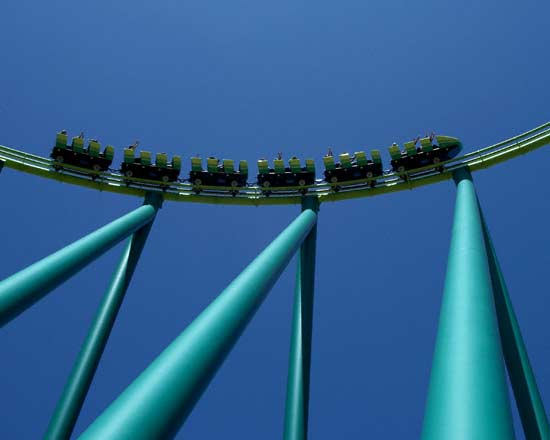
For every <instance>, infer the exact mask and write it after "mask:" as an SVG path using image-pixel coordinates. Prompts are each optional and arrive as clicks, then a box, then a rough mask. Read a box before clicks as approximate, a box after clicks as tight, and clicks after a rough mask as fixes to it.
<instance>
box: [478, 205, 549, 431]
mask: <svg viewBox="0 0 550 440" xmlns="http://www.w3.org/2000/svg"><path fill="white" fill-rule="evenodd" d="M480 211H481V208H480ZM482 221H483V232H484V234H485V243H486V247H487V254H488V256H489V266H490V269H491V277H492V281H493V293H494V297H495V307H496V314H497V319H498V326H499V330H500V337H501V341H502V349H503V352H504V359H505V360H506V367H507V369H508V376H509V377H510V383H511V384H512V389H513V390H514V396H515V398H516V406H517V408H518V412H519V415H520V418H521V424H522V426H523V432H524V434H525V438H526V439H527V440H550V427H549V425H548V418H547V416H546V411H545V409H544V404H543V402H542V399H541V397H540V393H539V390H538V387H537V381H536V379H535V374H534V373H533V369H532V368H531V363H530V362H529V356H528V354H527V348H526V347H525V343H524V342H523V337H522V336H521V329H520V326H519V323H518V321H517V318H516V314H515V312H514V307H513V305H512V301H511V300H510V295H509V293H508V288H507V287H506V282H505V280H504V275H503V274H502V270H501V268H500V265H499V263H498V258H497V255H496V252H495V248H494V246H493V241H492V240H491V236H490V234H489V228H488V227H487V223H486V222H485V219H484V218H483V217H482Z"/></svg>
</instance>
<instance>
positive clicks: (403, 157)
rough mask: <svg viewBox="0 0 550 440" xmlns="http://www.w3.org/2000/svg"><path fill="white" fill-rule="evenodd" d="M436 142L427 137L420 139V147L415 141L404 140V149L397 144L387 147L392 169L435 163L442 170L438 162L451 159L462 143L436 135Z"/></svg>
mask: <svg viewBox="0 0 550 440" xmlns="http://www.w3.org/2000/svg"><path fill="white" fill-rule="evenodd" d="M435 140H436V141H437V144H434V143H433V142H432V140H431V139H430V138H429V137H425V138H422V139H420V147H418V148H417V147H416V144H415V142H405V143H404V144H403V147H405V150H404V151H401V150H400V149H399V146H398V145H397V144H393V145H392V146H391V147H389V151H390V155H391V158H392V160H391V166H392V169H393V170H394V171H396V172H398V173H403V172H405V171H409V170H414V169H416V168H421V167H426V166H429V165H435V167H436V168H437V169H438V170H439V171H443V167H442V166H438V164H439V163H440V162H444V161H446V160H449V159H452V158H453V157H455V156H456V155H457V154H458V153H459V152H460V150H462V143H461V142H460V141H459V140H458V139H457V138H455V137H450V136H436V137H435Z"/></svg>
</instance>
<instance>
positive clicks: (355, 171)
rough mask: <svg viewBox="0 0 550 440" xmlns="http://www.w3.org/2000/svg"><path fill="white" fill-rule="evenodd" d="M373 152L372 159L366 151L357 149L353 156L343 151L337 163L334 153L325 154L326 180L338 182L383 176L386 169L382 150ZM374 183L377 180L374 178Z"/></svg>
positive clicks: (372, 182) (372, 183)
mask: <svg viewBox="0 0 550 440" xmlns="http://www.w3.org/2000/svg"><path fill="white" fill-rule="evenodd" d="M371 154H372V160H370V159H367V155H366V154H365V152H364V151H357V152H356V153H355V154H354V157H353V158H352V157H350V155H349V154H348V153H343V154H340V163H335V162H334V156H332V155H327V156H325V157H324V158H323V162H324V164H325V180H326V181H327V182H329V183H336V182H347V181H350V180H359V179H368V178H371V177H377V176H381V175H382V174H383V173H384V171H383V169H382V158H381V156H380V151H378V150H373V151H372V153H371ZM374 184H375V181H374V180H372V181H371V185H372V186H374Z"/></svg>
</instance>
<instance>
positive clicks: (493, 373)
mask: <svg viewBox="0 0 550 440" xmlns="http://www.w3.org/2000/svg"><path fill="white" fill-rule="evenodd" d="M454 179H455V182H456V185H457V198H456V208H455V217H454V224H453V232H452V239H451V247H450V252H449V261H448V267H447V276H446V280H445V291H444V294H443V302H442V305H441V312H440V320H439V330H438V334H437V341H436V346H435V353H434V359H433V365H432V373H431V378H430V387H429V391H428V400H427V404H426V413H425V418H424V426H423V432H422V439H423V440H440V439H445V440H459V439H460V440H464V439H493V438H494V439H497V438H498V439H500V440H507V439H513V438H514V429H513V425H512V415H511V409H510V401H509V397H508V389H507V383H506V377H505V372H504V362H503V359H502V349H501V346H500V336H499V332H498V327H497V318H496V316H495V305H494V300H493V290H492V283H491V274H490V269H489V264H488V259H487V252H486V248H485V240H484V237H483V226H482V221H481V213H480V211H479V209H478V202H477V196H476V192H475V189H474V184H473V182H472V178H471V175H470V172H469V171H468V170H467V169H465V168H463V169H459V170H457V171H455V173H454Z"/></svg>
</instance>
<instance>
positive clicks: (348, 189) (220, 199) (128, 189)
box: [0, 122, 550, 206]
mask: <svg viewBox="0 0 550 440" xmlns="http://www.w3.org/2000/svg"><path fill="white" fill-rule="evenodd" d="M548 144H550V122H547V123H545V124H543V125H540V126H538V127H536V128H533V129H532V130H529V131H527V132H525V133H522V134H519V135H517V136H514V137H512V138H510V139H506V140H504V141H501V142H499V143H497V144H494V145H489V146H487V147H484V148H481V149H478V150H476V151H472V152H470V153H467V154H465V155H463V156H460V157H457V158H454V159H452V160H448V161H445V162H441V164H440V166H443V167H444V171H443V172H439V171H437V170H435V169H434V166H433V165H429V166H426V167H423V168H418V169H415V170H414V171H413V172H404V173H390V174H386V175H384V176H378V177H374V178H370V179H361V180H356V181H351V182H349V181H348V182H338V183H336V184H330V183H327V182H324V181H321V180H318V181H317V182H316V183H315V184H314V185H310V186H308V187H306V188H307V191H308V194H309V195H315V196H317V197H318V198H319V202H336V201H340V200H348V199H355V198H362V197H372V196H377V195H382V194H387V193H392V192H397V191H404V190H411V189H414V188H418V187H421V186H424V185H430V184H433V183H437V182H441V181H444V180H448V179H451V178H452V173H453V170H455V169H456V168H459V167H464V166H467V167H468V168H469V170H470V172H474V171H479V170H482V169H485V168H489V167H491V166H494V165H497V164H499V163H502V162H505V161H508V160H510V159H513V158H515V157H517V156H520V155H522V154H526V153H529V152H531V151H533V150H536V149H538V148H541V147H543V146H545V145H548ZM0 160H2V161H3V162H4V167H6V168H12V169H14V170H17V171H22V172H24V173H28V174H33V175H35V176H38V177H45V178H48V179H52V180H57V181H58V182H62V183H68V184H71V185H78V186H82V187H86V188H92V189H95V190H99V191H106V192H113V193H118V194H126V195H132V196H137V197H144V196H145V193H146V192H151V191H158V192H162V193H163V198H164V200H166V201H175V202H191V203H207V204H222V205H248V206H260V205H292V204H300V203H301V200H302V194H301V193H300V190H303V189H304V188H302V187H286V188H284V189H277V188H269V191H270V192H271V193H270V195H269V196H268V195H267V194H266V189H265V188H261V187H259V186H257V185H250V186H246V187H241V188H238V190H239V193H238V194H236V195H232V194H231V193H230V192H229V191H228V189H227V188H225V187H215V186H201V187H196V186H194V185H192V184H191V183H182V182H173V183H170V184H169V185H166V186H164V187H162V184H161V183H159V182H156V181H152V180H145V179H137V178H127V177H125V176H123V175H121V174H119V173H114V172H103V173H102V172H93V171H90V170H87V169H84V168H78V167H74V166H69V165H63V169H56V162H55V161H53V160H52V159H48V158H44V157H41V156H37V155H34V154H29V153H26V152H24V151H19V150H15V149H12V148H8V147H4V146H0ZM92 177H93V178H92ZM373 181H376V186H375V187H372V188H371V186H370V184H371V183H372V182H373ZM289 192H290V194H289Z"/></svg>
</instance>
